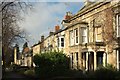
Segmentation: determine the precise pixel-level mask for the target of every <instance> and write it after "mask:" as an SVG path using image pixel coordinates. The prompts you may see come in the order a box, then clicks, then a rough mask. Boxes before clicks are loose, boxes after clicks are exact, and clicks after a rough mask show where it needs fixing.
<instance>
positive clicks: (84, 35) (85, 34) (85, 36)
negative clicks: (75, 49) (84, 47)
mask: <svg viewBox="0 0 120 80" xmlns="http://www.w3.org/2000/svg"><path fill="white" fill-rule="evenodd" d="M81 32H82V33H81V35H82V42H83V43H85V42H87V28H86V27H82V28H81Z"/></svg>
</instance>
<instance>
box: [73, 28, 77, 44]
mask: <svg viewBox="0 0 120 80" xmlns="http://www.w3.org/2000/svg"><path fill="white" fill-rule="evenodd" d="M74 32H75V44H78V28H76V29H74Z"/></svg>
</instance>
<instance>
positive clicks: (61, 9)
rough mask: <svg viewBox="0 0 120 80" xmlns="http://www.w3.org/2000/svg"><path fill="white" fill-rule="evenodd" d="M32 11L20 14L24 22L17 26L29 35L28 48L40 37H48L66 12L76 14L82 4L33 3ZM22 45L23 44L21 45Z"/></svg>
mask: <svg viewBox="0 0 120 80" xmlns="http://www.w3.org/2000/svg"><path fill="white" fill-rule="evenodd" d="M32 4H34V6H33V9H32V10H29V11H28V12H27V13H28V14H22V13H21V15H22V16H23V17H24V21H22V22H20V23H19V25H20V27H21V28H22V29H25V30H26V31H27V33H28V34H29V46H30V47H31V46H32V45H33V44H36V43H38V41H39V40H40V37H41V36H42V35H45V36H48V33H49V32H50V31H54V26H55V25H60V23H61V21H62V20H63V18H64V16H65V14H66V12H67V11H70V12H72V13H73V14H76V13H77V12H78V11H79V10H80V9H81V8H82V6H83V2H33V3H32ZM21 45H23V44H21Z"/></svg>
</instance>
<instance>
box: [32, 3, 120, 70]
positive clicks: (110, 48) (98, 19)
mask: <svg viewBox="0 0 120 80" xmlns="http://www.w3.org/2000/svg"><path fill="white" fill-rule="evenodd" d="M62 25H63V26H64V28H63V29H59V27H58V26H57V28H55V29H56V30H55V32H54V33H52V34H50V35H49V36H48V37H47V38H45V39H42V40H41V42H40V43H39V44H37V45H35V46H34V47H33V48H32V49H33V53H39V52H40V53H43V52H46V51H54V50H57V51H63V53H65V54H66V55H68V57H70V63H71V68H72V69H82V70H96V69H97V68H98V67H100V66H106V65H107V64H111V65H113V66H114V67H116V68H117V69H118V70H119V69H120V59H119V58H120V1H118V2H117V1H110V2H91V3H89V5H87V3H86V5H85V6H84V7H83V8H82V9H81V10H80V11H78V13H77V14H75V15H71V14H70V16H69V15H67V18H65V20H63V21H62Z"/></svg>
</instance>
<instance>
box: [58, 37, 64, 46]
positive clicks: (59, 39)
mask: <svg viewBox="0 0 120 80" xmlns="http://www.w3.org/2000/svg"><path fill="white" fill-rule="evenodd" d="M62 38H63V39H64V46H62V45H61V44H62V42H61V39H62ZM58 41H59V42H58ZM58 41H57V42H58V44H59V45H58V47H59V48H64V47H65V38H64V36H60V37H58Z"/></svg>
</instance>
